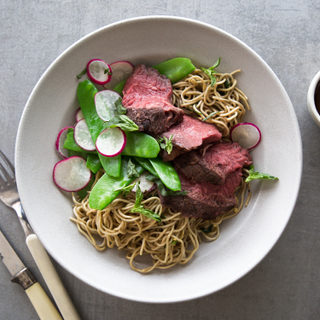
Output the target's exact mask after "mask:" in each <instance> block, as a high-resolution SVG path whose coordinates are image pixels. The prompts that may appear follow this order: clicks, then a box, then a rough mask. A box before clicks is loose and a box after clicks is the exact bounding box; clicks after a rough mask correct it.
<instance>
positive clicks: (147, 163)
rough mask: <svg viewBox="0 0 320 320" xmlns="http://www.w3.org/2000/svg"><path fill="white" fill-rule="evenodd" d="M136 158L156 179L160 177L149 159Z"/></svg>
mask: <svg viewBox="0 0 320 320" xmlns="http://www.w3.org/2000/svg"><path fill="white" fill-rule="evenodd" d="M134 158H135V160H136V161H137V162H138V163H139V164H140V166H141V167H143V168H145V169H146V170H147V171H149V172H150V173H151V174H152V175H154V176H155V177H158V174H157V172H156V171H155V170H154V168H153V166H152V164H151V162H150V161H149V159H146V158H139V157H134Z"/></svg>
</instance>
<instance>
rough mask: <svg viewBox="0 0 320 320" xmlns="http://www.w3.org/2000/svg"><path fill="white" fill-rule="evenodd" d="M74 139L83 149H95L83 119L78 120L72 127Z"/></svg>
mask: <svg viewBox="0 0 320 320" xmlns="http://www.w3.org/2000/svg"><path fill="white" fill-rule="evenodd" d="M74 141H75V142H76V144H77V145H78V146H79V147H80V148H82V149H84V150H87V151H93V150H95V149H96V147H95V145H94V142H93V140H92V137H91V134H90V132H89V128H88V125H87V123H86V120H85V119H81V120H80V121H78V122H77V124H76V125H75V127H74Z"/></svg>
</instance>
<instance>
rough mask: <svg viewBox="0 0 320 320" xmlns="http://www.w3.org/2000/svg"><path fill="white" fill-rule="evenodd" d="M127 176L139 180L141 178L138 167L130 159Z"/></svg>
mask: <svg viewBox="0 0 320 320" xmlns="http://www.w3.org/2000/svg"><path fill="white" fill-rule="evenodd" d="M127 175H128V177H129V178H138V177H139V173H138V172H137V170H136V166H135V164H134V163H133V162H132V160H131V159H129V161H128V166H127Z"/></svg>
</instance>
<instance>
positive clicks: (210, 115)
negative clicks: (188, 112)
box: [202, 111, 220, 121]
mask: <svg viewBox="0 0 320 320" xmlns="http://www.w3.org/2000/svg"><path fill="white" fill-rule="evenodd" d="M217 113H220V111H215V112H212V113H210V114H209V115H208V116H207V117H205V118H204V119H202V121H206V120H208V119H210V118H211V117H212V116H214V115H215V114H217Z"/></svg>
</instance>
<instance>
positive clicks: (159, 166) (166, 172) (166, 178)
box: [149, 157, 181, 191]
mask: <svg viewBox="0 0 320 320" xmlns="http://www.w3.org/2000/svg"><path fill="white" fill-rule="evenodd" d="M149 161H150V162H151V164H152V166H153V168H154V170H155V171H156V172H157V175H158V177H159V178H160V179H161V181H162V182H163V184H164V185H165V186H166V187H167V188H168V189H170V190H173V191H178V190H181V183H180V179H179V176H178V174H177V172H176V170H175V169H174V167H173V166H172V164H171V162H164V161H162V159H161V158H159V157H157V158H154V159H149Z"/></svg>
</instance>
